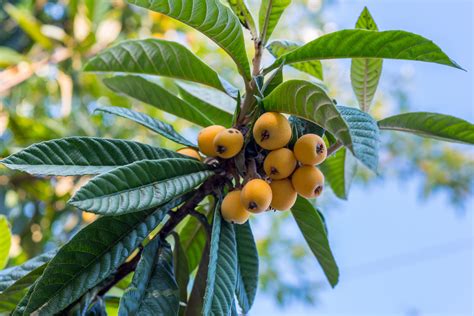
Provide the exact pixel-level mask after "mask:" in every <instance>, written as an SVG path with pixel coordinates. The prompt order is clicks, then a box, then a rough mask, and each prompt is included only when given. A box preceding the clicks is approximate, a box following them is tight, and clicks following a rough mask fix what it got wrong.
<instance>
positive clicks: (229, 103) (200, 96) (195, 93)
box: [177, 83, 236, 127]
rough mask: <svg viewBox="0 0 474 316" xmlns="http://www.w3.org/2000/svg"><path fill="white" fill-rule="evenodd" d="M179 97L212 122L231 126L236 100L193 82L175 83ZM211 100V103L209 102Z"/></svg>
mask: <svg viewBox="0 0 474 316" xmlns="http://www.w3.org/2000/svg"><path fill="white" fill-rule="evenodd" d="M177 86H178V89H179V94H180V96H181V98H182V99H183V100H184V101H186V102H188V103H189V104H192V105H193V106H194V107H196V108H197V109H199V111H201V112H202V113H205V115H206V117H208V118H209V119H210V120H211V121H212V122H213V124H218V125H222V126H227V127H230V126H232V113H234V110H235V104H236V101H235V100H234V99H232V98H230V97H228V96H227V95H225V94H222V93H220V92H218V91H215V90H214V91H213V90H211V89H205V88H202V87H198V86H197V85H193V84H186V83H179V84H177ZM211 102H212V103H211Z"/></svg>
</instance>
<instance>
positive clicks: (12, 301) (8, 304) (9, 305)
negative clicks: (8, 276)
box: [0, 263, 47, 313]
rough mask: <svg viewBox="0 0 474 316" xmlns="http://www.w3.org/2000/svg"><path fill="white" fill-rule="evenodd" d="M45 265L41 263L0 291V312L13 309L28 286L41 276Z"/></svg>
mask: <svg viewBox="0 0 474 316" xmlns="http://www.w3.org/2000/svg"><path fill="white" fill-rule="evenodd" d="M46 265H47V264H46V263H45V264H42V265H40V266H39V267H37V268H36V269H34V270H32V271H30V272H29V273H28V274H26V275H24V276H23V277H21V278H19V279H18V280H16V281H15V282H14V283H13V284H11V285H10V286H9V287H8V288H6V289H5V290H4V291H2V292H1V293H0V313H3V312H9V311H12V310H14V309H15V307H16V306H17V305H18V303H19V302H20V301H21V299H22V298H23V296H24V295H25V294H26V292H27V291H28V288H29V287H30V286H31V285H32V284H33V283H34V282H35V281H36V280H37V279H38V278H39V277H40V276H41V274H42V273H43V271H44V269H45V268H46Z"/></svg>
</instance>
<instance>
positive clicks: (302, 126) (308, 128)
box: [288, 115, 324, 148]
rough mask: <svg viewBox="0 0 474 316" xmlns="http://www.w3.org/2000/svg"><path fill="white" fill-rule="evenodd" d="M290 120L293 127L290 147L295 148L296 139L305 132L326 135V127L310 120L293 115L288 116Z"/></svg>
mask: <svg viewBox="0 0 474 316" xmlns="http://www.w3.org/2000/svg"><path fill="white" fill-rule="evenodd" d="M288 121H289V122H290V125H291V129H292V133H291V140H290V148H293V146H294V145H295V143H296V141H297V140H298V139H299V138H300V137H301V136H303V135H305V134H316V135H319V136H321V137H323V135H324V128H322V127H321V126H319V125H316V124H314V123H313V122H310V121H308V120H305V119H302V118H299V117H297V116H293V115H291V116H290V117H289V118H288Z"/></svg>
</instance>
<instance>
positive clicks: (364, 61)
mask: <svg viewBox="0 0 474 316" xmlns="http://www.w3.org/2000/svg"><path fill="white" fill-rule="evenodd" d="M356 28H357V29H365V30H372V31H378V28H377V24H375V21H374V19H373V18H372V15H371V14H370V12H369V10H368V9H367V7H365V8H364V10H363V11H362V13H361V14H360V16H359V19H358V20H357V23H356ZM382 64H383V59H377V58H370V59H369V58H356V59H352V63H351V84H352V89H353V90H354V93H355V95H356V97H357V100H358V101H359V106H360V108H361V109H362V111H364V112H368V111H369V109H370V105H371V103H372V100H373V99H374V94H375V91H376V90H377V86H378V84H379V79H380V75H381V74H382Z"/></svg>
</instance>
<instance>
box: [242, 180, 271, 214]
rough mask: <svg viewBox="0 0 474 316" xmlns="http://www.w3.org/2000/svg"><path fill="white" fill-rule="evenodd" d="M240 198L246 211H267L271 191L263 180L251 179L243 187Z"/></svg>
mask: <svg viewBox="0 0 474 316" xmlns="http://www.w3.org/2000/svg"><path fill="white" fill-rule="evenodd" d="M240 198H241V201H242V204H243V205H244V207H245V208H246V209H247V211H249V212H252V213H260V212H263V211H265V210H267V209H268V207H269V206H270V203H271V201H272V189H271V188H270V185H269V184H268V183H267V182H265V181H264V180H261V179H253V180H250V181H249V182H247V184H246V185H245V186H244V188H243V189H242V194H241V195H240Z"/></svg>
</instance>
